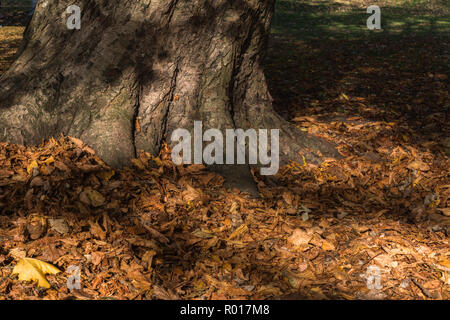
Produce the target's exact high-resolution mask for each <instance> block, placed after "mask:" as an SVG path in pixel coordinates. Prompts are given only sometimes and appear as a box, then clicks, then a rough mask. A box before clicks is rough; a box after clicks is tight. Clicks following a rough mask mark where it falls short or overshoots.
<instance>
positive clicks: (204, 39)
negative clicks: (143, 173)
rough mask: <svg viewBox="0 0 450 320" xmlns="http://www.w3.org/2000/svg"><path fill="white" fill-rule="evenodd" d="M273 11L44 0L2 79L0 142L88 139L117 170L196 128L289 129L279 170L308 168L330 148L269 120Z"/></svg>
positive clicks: (246, 0)
mask: <svg viewBox="0 0 450 320" xmlns="http://www.w3.org/2000/svg"><path fill="white" fill-rule="evenodd" d="M274 2H275V1H274V0H234V1H228V0H214V1H212V0H135V1H119V0H96V1H92V0H77V1H76V2H75V4H76V5H78V6H79V7H80V8H81V13H82V19H81V30H69V29H68V28H67V25H66V21H67V18H68V16H69V14H67V13H66V9H67V7H68V6H70V5H72V4H74V3H73V1H68V0H58V1H52V2H51V4H50V3H49V2H48V1H44V0H38V2H37V6H36V10H35V13H34V15H33V18H32V20H31V22H30V24H29V25H28V27H27V28H26V31H25V34H24V43H23V46H22V48H21V49H20V50H19V52H18V57H17V59H16V61H15V62H14V64H13V65H12V66H11V68H10V69H9V70H8V71H7V72H6V73H5V74H4V75H3V76H2V77H1V78H0V87H1V91H0V109H1V111H0V140H1V141H9V142H12V143H20V144H39V143H41V142H42V140H43V139H48V138H49V137H51V136H58V135H59V134H60V133H63V134H64V135H69V136H74V137H77V138H80V139H82V140H83V141H84V142H85V143H87V144H88V145H90V146H91V147H92V148H93V149H94V150H96V152H97V153H98V155H99V156H100V157H101V158H102V159H103V160H104V161H105V162H107V163H108V164H110V165H112V166H115V167H121V166H123V165H127V164H128V163H129V159H130V158H132V157H134V156H135V155H136V150H139V149H141V150H145V151H148V152H150V153H152V154H157V153H158V151H159V149H160V146H161V143H162V141H163V140H164V139H165V138H166V137H167V140H169V139H168V138H170V136H171V133H172V132H173V131H174V130H175V129H177V128H187V129H189V128H192V127H193V121H194V120H200V121H202V122H203V127H204V129H205V130H206V129H208V128H218V129H224V128H242V129H244V130H246V129H248V128H255V129H258V128H264V129H272V128H276V129H280V157H281V159H284V160H286V159H292V160H299V159H302V158H301V156H300V155H299V154H298V152H299V151H300V152H303V154H304V155H305V157H306V159H307V160H309V161H314V162H317V161H320V157H318V156H317V155H315V154H314V153H310V152H307V150H308V149H315V150H320V151H321V152H322V154H325V155H329V156H336V155H337V153H336V151H335V149H334V148H333V147H332V146H331V145H330V144H328V143H326V142H324V141H321V140H319V139H316V138H311V137H308V136H307V135H306V134H303V133H302V132H300V131H299V130H297V129H296V128H294V127H293V126H291V125H290V124H289V123H287V122H286V121H284V120H283V119H282V118H281V117H279V116H278V115H277V114H275V113H274V112H273V110H272V99H271V96H270V94H269V91H268V89H267V85H266V80H265V76H264V73H263V68H262V60H263V54H264V52H265V47H266V42H267V39H268V34H269V29H270V22H271V18H272V14H273V11H274Z"/></svg>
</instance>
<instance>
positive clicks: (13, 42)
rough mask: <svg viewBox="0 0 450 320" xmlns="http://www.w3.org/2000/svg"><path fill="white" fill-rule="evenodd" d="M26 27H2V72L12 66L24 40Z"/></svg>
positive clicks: (0, 56)
mask: <svg viewBox="0 0 450 320" xmlns="http://www.w3.org/2000/svg"><path fill="white" fill-rule="evenodd" d="M24 30H25V28H24V27H2V28H0V74H1V73H4V72H5V71H6V70H7V69H8V68H9V66H10V64H11V62H12V60H13V58H14V54H15V53H16V51H17V49H18V48H19V46H20V42H21V41H22V35H23V31H24Z"/></svg>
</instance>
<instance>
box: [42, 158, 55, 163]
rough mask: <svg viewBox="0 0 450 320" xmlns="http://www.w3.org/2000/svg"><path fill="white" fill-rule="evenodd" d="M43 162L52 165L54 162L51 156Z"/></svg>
mask: <svg viewBox="0 0 450 320" xmlns="http://www.w3.org/2000/svg"><path fill="white" fill-rule="evenodd" d="M44 162H45V164H52V163H53V162H55V158H53V156H50V157H49V158H47V159H46V160H45V161H44Z"/></svg>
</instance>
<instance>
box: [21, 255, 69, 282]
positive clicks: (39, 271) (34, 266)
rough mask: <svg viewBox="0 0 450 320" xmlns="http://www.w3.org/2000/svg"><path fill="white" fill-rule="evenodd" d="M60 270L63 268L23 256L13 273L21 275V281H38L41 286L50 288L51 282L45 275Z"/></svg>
mask: <svg viewBox="0 0 450 320" xmlns="http://www.w3.org/2000/svg"><path fill="white" fill-rule="evenodd" d="M59 272H61V270H59V269H58V268H56V267H55V266H52V265H51V264H48V263H47V262H44V261H41V260H37V259H33V258H22V259H20V260H19V262H18V263H17V265H16V266H15V267H14V269H13V271H12V274H17V275H19V281H37V283H38V285H39V286H40V287H44V288H47V289H48V288H50V283H48V281H47V279H46V278H45V275H46V274H57V273H59Z"/></svg>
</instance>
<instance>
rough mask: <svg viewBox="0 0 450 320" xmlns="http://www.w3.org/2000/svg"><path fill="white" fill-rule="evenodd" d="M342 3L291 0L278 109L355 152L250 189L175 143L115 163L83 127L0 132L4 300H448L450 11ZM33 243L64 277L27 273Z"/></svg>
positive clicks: (16, 37) (276, 78)
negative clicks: (375, 21)
mask: <svg viewBox="0 0 450 320" xmlns="http://www.w3.org/2000/svg"><path fill="white" fill-rule="evenodd" d="M331 2H332V5H330V1H327V2H326V3H327V5H325V4H324V2H320V1H315V0H310V1H279V2H278V4H277V11H276V17H275V20H274V27H273V34H272V37H271V42H270V47H269V51H268V57H267V63H266V74H267V77H268V81H269V87H270V90H271V93H272V95H273V98H274V102H275V108H276V109H277V111H278V112H279V113H280V114H282V115H283V116H284V117H285V118H287V119H289V120H290V121H291V122H292V123H294V124H295V125H297V126H298V127H299V128H300V129H301V130H303V131H307V132H309V133H311V134H314V135H317V136H321V137H324V138H327V139H329V140H332V141H334V142H335V143H336V144H337V145H338V149H339V151H340V153H341V154H342V155H343V158H342V159H339V160H327V161H326V162H324V163H323V164H322V165H320V166H314V165H312V164H308V163H291V164H290V165H289V166H287V167H284V168H282V169H281V170H280V172H279V174H278V175H277V176H276V177H275V178H274V179H271V180H267V179H264V178H262V177H261V176H259V175H258V174H257V173H255V174H254V176H255V180H256V181H257V183H258V189H259V191H260V195H261V198H260V199H250V198H249V197H247V195H246V194H242V193H240V192H239V191H238V190H226V189H225V188H223V185H222V184H223V179H222V178H221V177H220V176H218V175H216V174H214V173H211V172H208V171H206V170H205V168H203V167H202V166H198V165H194V166H184V167H175V166H174V165H173V164H172V163H171V162H170V157H169V154H168V150H167V149H166V148H165V149H164V150H163V151H162V152H161V155H160V156H159V157H157V158H153V157H151V156H150V155H149V154H146V153H140V157H139V158H138V159H135V160H134V161H133V164H134V166H133V168H127V169H124V170H112V169H111V168H109V167H108V166H106V165H105V164H104V163H103V162H102V161H101V160H100V159H99V158H98V157H96V156H95V154H94V153H93V151H92V150H91V149H90V148H89V147H88V146H86V145H84V144H83V142H82V141H80V140H77V139H74V138H71V137H55V139H51V140H50V141H47V142H45V143H43V144H42V145H41V146H38V147H24V146H20V145H11V144H7V143H0V299H282V298H286V299H449V298H450V250H449V248H450V244H449V238H448V231H449V227H450V174H449V167H450V158H449V156H450V126H449V108H450V99H449V94H448V83H449V82H448V76H449V57H450V45H449V41H448V39H449V38H448V36H449V34H448V25H447V24H446V23H441V22H442V21H445V20H447V21H448V16H445V15H446V14H448V11H445V10H444V9H445V7H444V8H443V7H442V6H440V7H438V8H435V4H436V3H441V2H439V1H414V2H413V3H416V4H417V5H421V6H420V8H421V9H422V11H420V12H419V11H417V10H418V9H417V7H414V6H412V7H408V6H406V5H402V6H400V7H395V6H393V5H392V3H395V2H396V1H393V0H390V1H378V3H380V7H382V15H383V17H384V20H382V21H383V22H382V24H383V26H386V27H383V30H380V31H374V32H371V33H369V32H368V30H367V29H365V19H366V18H367V16H368V15H367V14H366V13H365V10H364V9H362V10H361V8H363V7H364V5H365V3H364V1H347V2H345V1H340V2H339V1H331ZM350 3H351V4H350ZM355 3H358V4H355ZM443 3H444V2H442V4H443ZM370 4H377V1H371V3H370ZM383 4H385V7H386V8H387V9H386V10H385V11H386V15H384V12H385V11H384V9H383ZM447 9H448V8H447ZM358 10H359V11H358ZM402 12H403V15H401V13H402ZM406 13H409V15H406ZM358 15H359V16H358ZM12 17H14V18H11V16H7V17H5V16H3V20H1V19H2V18H1V14H0V25H1V24H3V25H4V27H3V28H0V73H3V72H4V71H5V70H6V69H7V67H8V65H9V64H10V63H11V61H12V57H13V54H14V52H15V50H17V48H18V46H19V45H20V40H21V36H22V32H23V30H24V28H23V26H20V23H18V24H19V26H8V27H6V25H7V24H6V23H5V21H6V19H10V18H11V19H13V20H14V19H15V20H14V21H16V20H17V21H20V19H19V18H18V14H17V13H16V14H13V15H12ZM333 17H334V19H333ZM402 17H403V18H402ZM446 17H447V18H446ZM22 18H23V19H25V17H22ZM358 19H359V20H358ZM396 19H398V20H396ZM321 21H324V23H321ZM333 21H334V22H335V23H334V24H333V23H331V22H333ZM352 21H359V22H358V23H359V24H358V23H356V22H355V23H354V24H352ZM402 23H403V24H402ZM347 25H348V26H350V25H352V26H353V28H351V29H347V28H346V27H345V26H347ZM423 28H425V29H426V30H424V31H423V30H422V29H423ZM427 28H428V29H427ZM421 30H422V31H423V32H422V31H421ZM274 181H275V182H274ZM25 257H28V258H36V259H39V260H41V261H45V262H48V263H50V264H52V265H54V266H56V267H57V268H59V269H60V270H61V272H60V273H58V274H53V275H48V276H47V280H48V282H49V284H50V288H49V289H44V288H41V287H39V286H37V285H36V284H35V283H30V282H24V281H19V280H18V278H17V276H16V275H12V271H13V268H14V267H15V266H16V265H17V264H18V262H19V261H24V260H21V259H23V258H25ZM71 266H75V267H76V268H79V270H80V271H81V289H79V290H69V289H68V287H67V281H68V279H69V277H71V275H73V274H72V272H73V270H75V269H73V268H70V267H71ZM28 267H30V265H29V266H28ZM37 267H39V266H37ZM25 269H26V268H24V270H22V272H24V271H26V270H25ZM70 270H72V271H70ZM28 271H30V270H28ZM41 280H42V279H41Z"/></svg>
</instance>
